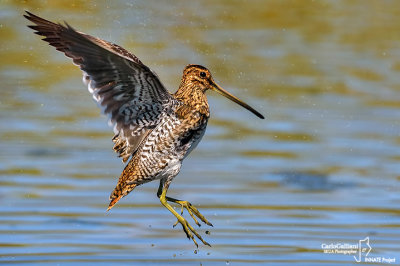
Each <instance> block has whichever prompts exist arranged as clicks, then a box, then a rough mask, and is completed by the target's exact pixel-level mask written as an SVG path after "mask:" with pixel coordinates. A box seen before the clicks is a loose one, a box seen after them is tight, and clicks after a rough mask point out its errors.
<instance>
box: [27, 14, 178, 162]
mask: <svg viewBox="0 0 400 266" xmlns="http://www.w3.org/2000/svg"><path fill="white" fill-rule="evenodd" d="M26 13H27V15H24V17H25V18H27V19H28V20H30V21H32V22H33V23H35V24H36V25H33V26H28V27H29V28H31V29H33V30H35V33H36V34H38V35H41V36H45V38H44V39H43V40H44V41H46V42H48V43H49V44H50V45H52V46H54V47H55V48H56V49H57V50H58V51H61V52H63V53H64V54H65V55H66V56H68V57H70V58H72V60H73V62H74V63H75V64H76V65H78V66H79V67H80V69H81V70H82V71H83V72H84V75H83V81H84V82H85V83H86V84H87V85H88V88H89V91H90V93H92V95H93V98H94V99H95V100H96V102H97V103H98V104H99V105H100V107H102V109H103V112H104V113H106V114H108V115H109V116H110V122H111V123H112V125H114V133H115V136H114V138H113V141H114V143H115V144H114V150H115V151H116V152H117V153H119V156H120V157H122V159H123V161H124V162H126V161H127V160H128V159H129V157H130V156H131V154H133V153H134V152H135V151H136V150H137V148H138V146H139V144H140V142H141V141H142V140H143V138H144V137H145V136H146V135H147V134H148V133H149V131H151V130H152V129H153V128H154V127H155V126H156V125H157V124H158V123H159V121H160V119H161V114H162V113H163V112H166V111H167V110H166V109H168V108H170V106H171V102H173V101H174V99H173V97H172V96H171V95H170V94H169V92H168V91H167V90H166V89H165V87H164V86H163V85H162V83H161V82H160V80H159V79H158V77H157V75H156V74H155V73H154V72H153V71H151V70H150V69H149V68H148V67H147V66H146V65H144V64H143V63H142V62H141V61H140V60H139V58H137V57H136V56H135V55H133V54H131V53H129V52H128V51H126V50H125V49H124V48H122V47H120V46H118V45H116V44H112V43H110V42H107V41H103V40H101V39H98V38H95V37H92V36H90V35H87V34H84V33H81V32H77V31H76V30H75V29H73V28H72V27H71V26H69V25H68V24H67V23H65V24H66V25H65V26H64V25H61V24H55V23H53V22H50V21H48V20H45V19H42V18H40V17H38V16H36V15H34V14H32V13H30V12H28V11H26Z"/></svg>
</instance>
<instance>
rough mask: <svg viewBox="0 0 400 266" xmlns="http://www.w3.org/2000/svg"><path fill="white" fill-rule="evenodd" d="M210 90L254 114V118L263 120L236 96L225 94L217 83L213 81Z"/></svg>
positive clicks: (260, 115)
mask: <svg viewBox="0 0 400 266" xmlns="http://www.w3.org/2000/svg"><path fill="white" fill-rule="evenodd" d="M212 88H213V91H216V92H218V93H219V94H221V95H222V96H225V97H226V98H228V99H229V100H232V101H234V102H235V103H237V104H239V105H241V106H242V107H244V108H246V109H247V110H249V111H250V112H252V113H253V114H255V115H256V116H258V117H259V118H261V119H264V116H263V115H262V114H260V113H259V112H257V111H256V110H254V108H253V107H251V106H250V105H248V104H247V103H245V102H243V101H241V100H240V99H239V98H237V97H236V96H233V95H232V94H230V93H229V92H227V91H226V90H224V89H223V88H221V87H220V86H219V85H218V84H217V83H215V82H214V81H213V82H212Z"/></svg>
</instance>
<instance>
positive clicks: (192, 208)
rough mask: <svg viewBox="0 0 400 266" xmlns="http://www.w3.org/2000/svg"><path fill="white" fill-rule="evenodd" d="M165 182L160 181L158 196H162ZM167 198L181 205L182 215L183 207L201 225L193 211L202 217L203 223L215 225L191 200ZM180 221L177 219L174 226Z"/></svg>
mask: <svg viewBox="0 0 400 266" xmlns="http://www.w3.org/2000/svg"><path fill="white" fill-rule="evenodd" d="M163 185H164V183H163V182H160V186H159V187H158V192H157V196H158V197H160V195H161V193H162V189H163ZM165 199H166V200H167V201H169V202H174V203H176V204H179V205H181V215H182V214H183V208H185V209H186V210H187V211H188V213H189V214H190V216H191V217H192V218H193V220H194V222H195V223H196V224H197V225H198V226H201V224H200V223H199V222H198V221H197V219H196V217H195V216H194V215H193V213H194V214H195V215H196V216H197V217H198V218H199V219H200V220H202V221H203V223H205V224H207V225H209V226H213V225H212V223H210V222H209V221H208V220H207V219H206V218H205V217H204V216H203V215H202V214H201V213H200V212H199V210H197V208H196V207H195V206H193V205H192V204H191V203H190V202H188V201H186V200H178V199H174V198H171V197H168V196H166V197H165ZM178 223H179V221H176V223H175V224H174V227H175V226H176V225H177V224H178Z"/></svg>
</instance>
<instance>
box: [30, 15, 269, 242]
mask: <svg viewBox="0 0 400 266" xmlns="http://www.w3.org/2000/svg"><path fill="white" fill-rule="evenodd" d="M26 13H27V14H26V15H24V17H25V18H27V19H28V20H30V21H32V22H33V23H34V24H35V25H33V26H29V27H30V28H31V29H33V30H35V33H36V34H38V35H42V36H45V38H44V39H43V40H44V41H46V42H48V43H49V44H50V45H52V46H54V47H55V48H56V49H57V50H58V51H61V52H63V53H64V54H65V55H66V56H68V57H70V58H72V60H73V62H74V63H75V64H76V65H78V66H79V67H80V69H81V70H82V71H83V81H84V82H85V83H86V84H87V85H88V88H89V91H90V93H92V95H93V98H94V99H95V101H96V102H97V103H98V104H99V105H100V107H102V108H103V111H104V113H106V114H108V115H109V116H110V120H111V123H112V124H113V125H114V133H115V135H114V137H113V141H114V151H115V152H117V153H118V154H119V156H120V157H122V160H123V161H124V162H127V161H128V160H129V162H128V163H127V164H126V166H125V169H124V170H123V171H122V174H121V176H120V177H119V180H118V184H117V186H116V187H115V189H114V191H113V192H112V193H111V196H110V201H111V202H110V205H109V207H108V209H107V210H110V209H111V208H112V207H113V206H114V205H115V204H116V203H117V202H118V201H119V200H120V199H121V198H122V197H124V196H126V195H127V194H128V193H129V192H131V191H132V190H133V189H134V188H135V187H137V186H139V185H141V184H144V183H146V182H150V181H153V180H160V186H159V189H158V192H157V196H158V197H159V198H160V201H161V203H162V205H164V206H165V207H166V208H167V209H168V210H169V211H170V212H171V213H172V214H173V215H174V216H175V217H176V218H177V219H178V220H177V222H176V223H175V225H177V224H178V223H180V224H181V225H182V228H183V231H184V232H185V233H186V236H187V237H188V238H191V239H192V240H193V242H194V243H195V245H196V246H197V242H196V239H195V237H194V235H195V236H196V237H197V238H198V239H200V240H201V241H202V242H203V244H205V245H210V244H208V243H207V242H206V241H204V240H203V238H202V237H201V236H200V235H199V234H198V233H197V232H196V230H195V229H194V228H193V227H192V226H191V225H190V224H189V223H188V221H187V220H186V219H185V218H183V217H182V214H183V209H186V210H187V211H188V213H189V214H190V216H191V217H192V218H193V220H194V222H195V223H196V224H197V225H198V226H200V223H199V222H198V220H197V219H200V220H201V221H202V222H204V223H205V224H207V225H210V226H211V225H212V224H211V223H210V222H209V221H208V220H207V219H206V218H205V217H204V216H203V215H202V214H201V213H200V212H199V211H198V210H197V209H196V208H195V207H194V206H193V205H192V204H190V203H189V202H188V201H184V200H177V199H174V198H170V197H168V196H167V195H166V194H167V190H168V187H169V185H170V183H171V181H172V179H173V178H174V177H175V176H176V175H177V174H178V173H179V170H180V168H181V164H182V161H183V159H184V158H185V157H186V156H187V155H188V154H189V153H190V152H191V151H192V150H193V149H194V148H195V147H196V145H197V144H198V143H199V141H200V140H201V138H202V136H203V135H204V132H205V129H206V126H207V121H208V118H209V116H210V112H209V107H208V102H207V98H206V95H205V92H206V91H207V90H209V89H211V90H214V91H216V92H218V93H220V94H222V95H223V96H225V97H227V98H229V99H230V100H232V101H234V102H236V103H238V104H240V105H241V106H243V107H244V108H246V109H248V110H249V111H251V112H253V113H254V114H255V115H256V116H258V117H259V118H264V117H263V116H262V115H261V114H260V113H259V112H257V111H256V110H254V109H253V108H252V107H250V106H249V105H247V104H246V103H244V102H242V101H241V100H239V99H238V98H236V97H235V96H233V95H232V94H230V93H228V92H227V91H225V90H224V89H222V88H221V87H220V86H219V85H217V83H215V81H214V79H213V78H212V76H211V73H210V71H209V70H208V69H207V68H205V67H203V66H200V65H188V66H186V67H185V69H184V70H183V77H182V81H181V83H180V86H179V89H178V90H177V91H176V93H174V94H170V93H169V92H168V91H167V89H166V88H165V87H164V86H163V84H162V83H161V81H160V80H159V79H158V77H157V75H156V74H155V73H154V72H153V71H151V70H150V69H149V68H148V67H147V66H146V65H144V64H143V63H142V62H141V61H140V60H139V58H137V57H136V56H135V55H133V54H131V53H129V52H128V51H126V50H125V49H123V48H122V47H120V46H118V45H116V44H112V43H110V42H107V41H104V40H101V39H98V38H95V37H92V36H90V35H87V34H84V33H81V32H78V31H76V30H75V29H73V28H72V27H71V26H69V25H68V24H67V23H66V24H65V26H64V25H61V24H55V23H53V22H50V21H48V20H45V19H43V18H40V17H38V16H36V15H34V14H32V13H30V12H26ZM168 202H173V203H176V204H179V205H180V206H181V208H182V209H181V214H178V213H177V212H176V211H175V210H174V208H173V207H172V206H171V205H170V204H169V203H168ZM196 217H197V218H196ZM175 225H174V226H175Z"/></svg>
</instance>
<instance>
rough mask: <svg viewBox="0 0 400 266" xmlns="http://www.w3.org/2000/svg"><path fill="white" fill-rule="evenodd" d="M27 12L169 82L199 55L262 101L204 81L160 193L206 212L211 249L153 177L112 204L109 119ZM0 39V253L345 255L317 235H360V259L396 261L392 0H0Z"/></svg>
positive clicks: (66, 256)
mask: <svg viewBox="0 0 400 266" xmlns="http://www.w3.org/2000/svg"><path fill="white" fill-rule="evenodd" d="M24 10H29V11H30V12H33V13H35V14H37V15H39V16H42V17H44V18H46V19H49V20H52V21H57V22H63V21H67V22H68V23H69V24H70V25H72V26H73V27H74V28H76V29H77V30H79V31H83V32H85V33H88V34H91V35H94V36H97V37H100V38H102V39H105V40H108V41H111V42H114V43H117V44H119V45H121V46H123V47H125V48H126V49H127V50H129V51H131V52H133V53H134V54H135V55H137V56H138V57H139V58H140V59H141V60H142V61H143V62H144V63H145V64H147V65H148V66H149V67H151V68H152V69H153V70H154V71H155V72H157V73H158V75H159V76H160V78H161V80H162V81H163V83H164V84H165V85H166V86H167V88H169V90H170V91H171V92H174V91H175V90H176V89H177V87H178V85H179V82H180V78H181V75H182V70H183V68H184V67H185V66H186V65H187V64H190V63H194V64H202V65H205V66H207V67H208V68H209V69H210V70H211V72H212V73H213V76H214V78H215V80H216V81H217V82H218V83H219V84H220V85H221V86H222V87H224V88H225V89H227V90H229V91H230V92H232V93H233V94H235V95H237V96H238V97H239V98H241V99H243V100H245V101H246V102H247V103H249V104H250V105H252V106H253V107H255V109H257V110H259V111H260V112H261V113H263V114H264V115H265V116H266V120H262V121H261V120H259V119H258V118H256V117H255V116H253V115H252V114H251V113H249V112H247V111H246V110H244V109H242V108H241V107H239V106H237V105H235V104H233V103H231V102H229V101H227V100H226V99H224V98H222V97H220V96H219V95H216V94H215V93H213V92H209V93H208V99H209V102H210V107H211V116H212V117H211V119H210V123H209V126H208V129H207V132H206V135H205V137H204V138H203V140H202V142H201V143H200V144H199V146H198V147H197V149H196V150H195V151H194V152H193V153H192V154H191V155H190V156H189V157H188V158H187V159H186V160H185V162H184V164H183V169H182V171H181V173H180V174H179V175H178V176H177V177H176V178H175V180H174V182H173V183H172V186H171V188H170V190H169V194H170V195H171V196H175V197H178V198H182V199H186V200H189V201H191V202H192V203H193V204H194V205H196V206H198V208H199V209H200V211H202V213H203V214H204V215H205V216H206V217H207V218H208V219H209V220H210V221H211V222H212V223H213V224H214V227H213V228H206V226H203V227H201V228H200V229H199V233H201V234H202V235H203V236H204V237H205V239H206V240H207V241H208V242H210V243H211V245H212V246H213V247H212V248H209V247H203V246H201V247H200V248H199V250H196V252H194V250H195V248H194V246H193V244H192V243H191V241H189V240H187V239H185V235H184V233H183V232H182V231H181V230H180V228H175V229H172V224H173V223H174V222H175V220H174V219H175V218H174V217H173V216H172V215H171V214H170V213H169V212H168V211H167V210H166V209H165V208H163V207H162V206H161V204H160V203H159V200H158V198H157V197H156V190H157V187H158V182H153V183H149V184H146V185H144V186H141V187H139V188H137V189H136V190H135V191H134V192H132V193H131V194H130V195H129V196H128V197H126V198H124V199H123V200H122V201H121V202H120V203H119V204H118V205H117V206H116V208H114V209H113V210H112V211H111V212H109V213H106V212H105V209H106V207H107V205H108V196H109V193H110V192H111V191H112V189H113V188H114V186H115V184H116V181H117V178H118V176H119V174H120V172H121V171H122V169H123V164H122V163H121V161H120V159H118V158H117V157H116V154H114V153H113V151H112V149H111V148H112V142H111V138H112V136H113V133H112V130H111V128H109V127H108V126H107V122H106V121H107V119H106V117H104V116H102V115H100V114H99V109H98V108H97V107H96V104H95V103H94V102H93V101H92V99H91V96H90V94H89V93H88V92H87V89H86V88H85V86H84V85H83V84H82V82H81V77H82V76H81V72H80V70H79V69H78V68H77V67H76V66H74V65H73V64H72V63H71V60H69V59H67V58H65V57H64V55H62V54H61V53H59V52H57V51H55V49H53V48H52V47H50V46H48V45H47V44H46V43H44V42H42V41H41V40H40V38H39V37H38V36H36V35H34V34H33V33H32V31H31V30H30V29H28V28H27V27H26V25H27V24H29V23H28V21H26V20H25V19H24V18H23V17H22V15H23V12H24ZM0 38H1V42H0V80H1V83H0V156H1V158H0V200H1V205H0V214H1V215H0V247H1V249H0V263H4V264H10V263H18V264H38V265H45V264H49V265H54V264H59V265H76V264H79V265H81V264H89V265H91V264H94V263H96V264H99V265H102V264H104V265H126V264H143V263H148V264H159V265H167V264H171V265H225V264H226V265H253V264H260V265H263V264H267V263H271V264H273V265H286V264H296V265H324V264H325V265H337V264H345V265H348V264H357V263H356V262H355V260H354V258H353V256H352V255H343V254H325V253H324V252H323V249H322V248H321V245H322V244H324V243H325V244H330V243H349V244H357V243H358V241H359V240H361V239H364V238H365V237H367V236H368V237H369V238H370V245H371V246H372V251H371V252H370V254H369V257H386V258H396V261H395V262H396V263H399V261H400V257H399V255H398V254H400V246H399V245H398V244H399V242H400V231H399V227H400V208H399V206H400V194H399V191H400V166H399V162H400V150H399V147H400V124H399V117H400V93H399V90H400V76H399V72H400V60H399V58H400V4H399V2H398V1H361V0H360V1H300V0H298V1H261V0H260V1H227V0H226V1H207V0H206V1H96V2H94V1H4V0H0ZM189 218H190V217H189ZM206 230H210V232H211V234H210V235H207V234H205V231H206ZM396 256H397V257H396Z"/></svg>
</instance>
